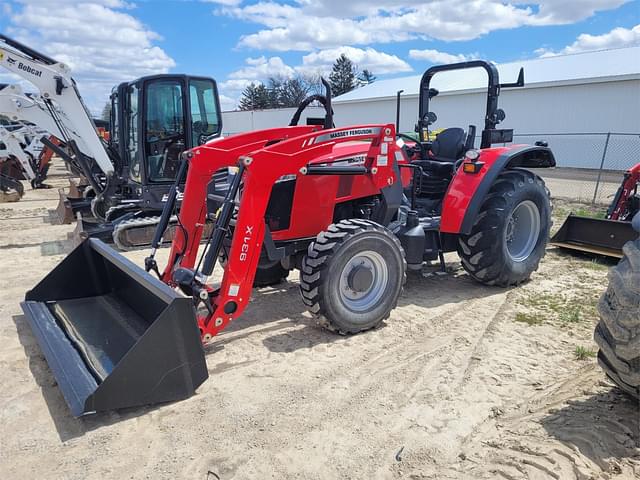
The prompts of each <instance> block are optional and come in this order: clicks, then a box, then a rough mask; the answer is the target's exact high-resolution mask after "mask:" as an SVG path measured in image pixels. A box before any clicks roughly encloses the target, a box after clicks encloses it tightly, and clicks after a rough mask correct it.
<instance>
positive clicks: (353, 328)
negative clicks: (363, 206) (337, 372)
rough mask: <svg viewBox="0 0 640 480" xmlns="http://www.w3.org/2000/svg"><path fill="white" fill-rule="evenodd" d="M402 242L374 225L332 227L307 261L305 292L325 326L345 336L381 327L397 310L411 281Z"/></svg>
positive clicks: (361, 222) (348, 222) (302, 290)
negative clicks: (406, 285) (407, 273)
mask: <svg viewBox="0 0 640 480" xmlns="http://www.w3.org/2000/svg"><path fill="white" fill-rule="evenodd" d="M406 270H407V264H406V261H405V258H404V251H403V250H402V247H401V245H400V242H399V241H398V239H397V238H396V236H395V235H393V233H391V231H389V230H388V229H387V228H385V227H383V226H381V225H379V224H377V223H375V222H372V221H370V220H362V219H350V220H342V221H341V222H339V223H334V224H332V225H329V227H328V228H327V230H326V231H324V232H321V233H319V234H318V236H317V237H316V239H315V241H313V242H312V243H311V244H310V245H309V248H308V250H307V254H306V255H305V257H304V258H303V260H302V271H301V273H300V293H301V294H302V300H303V301H304V303H305V304H306V305H307V306H308V307H309V310H311V312H313V313H315V314H317V315H319V316H320V324H321V325H322V326H323V327H325V328H327V329H328V330H331V331H333V332H337V333H340V334H342V335H346V334H352V333H358V332H362V331H365V330H369V329H371V328H374V327H376V326H378V325H379V324H380V323H381V322H382V321H383V320H384V319H386V318H388V317H389V315H390V313H391V310H393V309H394V308H395V307H396V304H397V303H398V298H399V297H400V293H401V292H402V287H403V285H404V283H405V281H406Z"/></svg>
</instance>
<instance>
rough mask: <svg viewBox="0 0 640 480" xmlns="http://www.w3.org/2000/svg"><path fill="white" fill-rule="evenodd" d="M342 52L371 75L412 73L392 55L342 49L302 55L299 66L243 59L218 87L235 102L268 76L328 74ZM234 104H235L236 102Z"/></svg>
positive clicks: (370, 50) (273, 61) (365, 50)
mask: <svg viewBox="0 0 640 480" xmlns="http://www.w3.org/2000/svg"><path fill="white" fill-rule="evenodd" d="M343 53H344V54H345V55H346V56H347V57H349V59H350V60H351V61H352V62H353V63H354V65H355V66H356V68H357V69H358V70H363V69H367V70H370V71H371V72H372V73H373V74H374V75H383V74H388V73H399V72H410V71H411V67H410V66H409V64H408V63H407V62H405V61H404V60H402V59H400V58H398V57H397V56H395V55H390V54H388V53H384V52H379V51H378V50H375V49H373V48H365V49H361V48H354V47H348V46H342V47H338V48H332V49H327V50H320V51H317V52H313V53H310V54H308V55H305V56H303V57H302V64H300V65H295V66H290V65H287V64H286V63H285V62H284V61H283V60H282V58H280V57H269V58H267V57H265V56H262V57H257V58H252V57H249V58H246V59H245V63H246V64H247V66H245V67H243V68H240V69H238V70H236V71H234V72H231V73H230V74H229V75H228V78H227V80H226V81H223V82H219V83H218V86H219V88H220V91H221V92H223V96H225V97H226V98H228V99H230V100H233V99H234V98H235V99H238V98H239V97H240V95H241V93H242V90H244V89H245V88H246V87H247V86H249V85H250V84H252V83H258V82H266V81H267V80H268V79H269V78H271V77H275V78H292V77H294V76H296V75H298V74H300V75H328V74H329V72H330V71H331V67H332V66H333V63H334V62H335V61H336V58H338V57H339V56H340V55H341V54H343ZM235 102H236V103H237V100H236V101H235ZM221 103H222V100H221ZM236 103H234V104H233V106H235V104H236ZM226 108H228V105H227V106H226Z"/></svg>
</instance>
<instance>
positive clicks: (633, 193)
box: [550, 163, 640, 258]
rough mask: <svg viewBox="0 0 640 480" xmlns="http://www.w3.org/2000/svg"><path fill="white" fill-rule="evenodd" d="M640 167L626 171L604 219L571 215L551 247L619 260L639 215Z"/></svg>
mask: <svg viewBox="0 0 640 480" xmlns="http://www.w3.org/2000/svg"><path fill="white" fill-rule="evenodd" d="M639 188H640V163H638V164H637V165H635V166H633V167H631V168H630V169H629V170H627V171H626V172H625V173H624V175H623V178H622V183H621V184H620V187H618V190H617V191H616V194H615V195H614V197H613V201H612V202H611V205H609V208H608V209H607V213H606V215H605V217H604V218H603V219H602V218H591V217H583V216H580V215H573V214H570V215H569V216H568V217H567V219H566V220H565V221H564V223H563V224H562V226H561V227H560V230H558V232H557V233H556V234H555V235H554V236H553V238H551V242H550V243H551V245H554V246H556V247H560V248H562V249H567V250H572V251H579V252H585V253H593V254H597V255H604V256H606V257H615V258H622V256H623V255H624V253H623V250H622V247H623V246H624V245H625V244H626V243H627V242H631V241H633V240H634V239H635V238H636V237H637V233H636V232H635V231H634V230H633V227H632V226H631V220H632V219H633V218H634V216H635V215H636V214H637V213H638V212H640V190H639Z"/></svg>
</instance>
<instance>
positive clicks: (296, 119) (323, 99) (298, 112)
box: [289, 95, 335, 127]
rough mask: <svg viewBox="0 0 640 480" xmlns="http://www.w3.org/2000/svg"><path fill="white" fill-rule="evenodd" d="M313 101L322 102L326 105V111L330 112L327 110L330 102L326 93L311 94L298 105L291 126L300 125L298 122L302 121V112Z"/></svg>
mask: <svg viewBox="0 0 640 480" xmlns="http://www.w3.org/2000/svg"><path fill="white" fill-rule="evenodd" d="M313 102H319V103H321V104H322V106H323V107H324V110H325V112H326V113H329V112H328V111H327V103H328V102H327V97H325V96H324V95H311V96H309V97H307V98H305V99H304V100H303V101H302V102H300V105H298V109H297V110H296V112H295V113H294V114H293V117H291V121H290V122H289V126H290V127H295V126H296V125H298V122H299V121H300V116H301V115H302V112H303V111H304V109H305V108H307V107H308V106H309V105H311V104H312V103H313ZM330 114H331V115H333V108H332V109H331V113H330ZM331 126H332V127H335V124H332V125H331Z"/></svg>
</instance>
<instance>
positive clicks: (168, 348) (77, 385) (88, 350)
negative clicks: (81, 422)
mask: <svg viewBox="0 0 640 480" xmlns="http://www.w3.org/2000/svg"><path fill="white" fill-rule="evenodd" d="M21 306H22V310H23V311H24V313H25V315H26V317H27V320H28V321H29V324H30V326H31V329H32V330H33V333H34V335H35V337H36V339H37V340H38V344H39V345H40V348H41V350H42V352H43V353H44V356H45V357H46V359H47V362H48V363H49V366H50V367H51V370H52V372H53V374H54V376H55V378H56V380H57V382H58V386H59V387H60V390H62V394H63V395H64V398H65V400H66V401H67V404H68V405H69V408H70V409H71V412H72V413H73V415H74V416H76V417H77V416H80V415H84V414H87V413H93V412H98V411H104V410H113V409H117V408H125V407H134V406H139V405H148V404H153V403H159V402H169V401H174V400H181V399H184V398H187V397H189V396H191V395H193V393H194V392H195V390H196V389H197V388H198V386H200V385H201V384H202V382H204V381H205V380H206V379H207V377H208V372H207V366H206V362H205V357H204V351H203V348H202V344H201V341H200V332H199V330H198V327H197V324H196V318H195V310H194V307H193V303H192V300H191V299H190V298H187V297H183V296H181V295H180V294H178V293H177V292H175V291H174V290H172V289H171V288H169V287H168V286H167V285H165V284H164V283H162V282H161V281H160V280H158V279H156V278H154V277H152V276H151V275H149V274H148V273H146V272H145V271H144V270H142V269H141V268H139V267H137V266H136V265H134V264H133V263H132V262H130V261H129V260H127V259H126V258H125V257H123V256H122V255H120V254H119V253H117V252H116V251H114V250H113V249H111V248H110V247H108V246H107V245H105V244H104V243H102V242H101V241H99V240H96V239H91V238H90V239H88V240H86V241H85V242H83V243H82V244H81V245H80V246H78V247H77V248H76V249H75V250H73V252H71V253H70V254H69V255H68V256H67V258H65V259H64V260H63V261H62V263H60V265H58V266H57V267H56V268H55V269H54V270H53V271H52V272H51V273H50V274H49V275H47V276H46V277H45V278H44V280H42V281H41V282H40V283H39V284H38V285H37V286H36V287H35V288H34V289H33V290H31V291H29V292H28V293H27V295H26V298H25V301H24V302H22V303H21Z"/></svg>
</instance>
